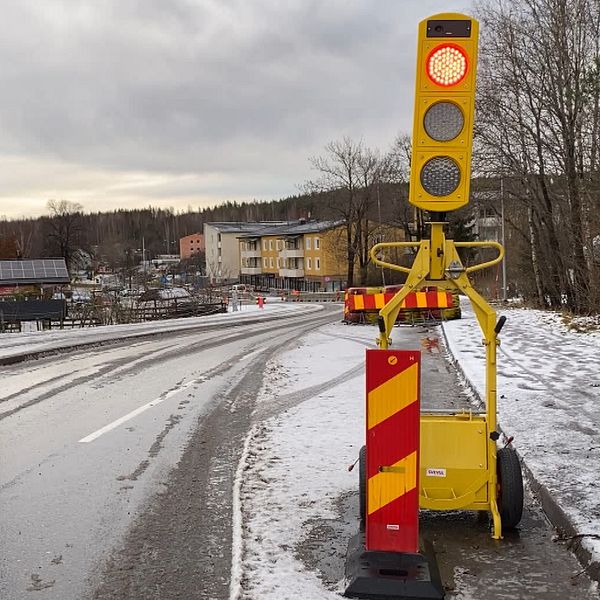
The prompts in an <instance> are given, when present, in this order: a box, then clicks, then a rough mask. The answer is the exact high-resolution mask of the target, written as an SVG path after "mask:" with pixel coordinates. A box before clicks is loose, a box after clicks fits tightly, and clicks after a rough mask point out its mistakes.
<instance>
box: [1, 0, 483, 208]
mask: <svg viewBox="0 0 600 600" xmlns="http://www.w3.org/2000/svg"><path fill="white" fill-rule="evenodd" d="M470 4H471V3H470V2H469V0H462V1H461V0H458V1H457V2H451V1H448V0H446V1H442V0H320V1H316V0H63V1H59V0H43V1H41V2H40V1H39V0H14V1H12V0H11V1H8V0H4V1H3V2H2V19H1V20H0V90H1V96H0V160H1V165H2V167H1V168H0V216H3V215H4V216H7V217H9V218H11V217H18V216H22V215H26V216H36V215H40V214H44V213H45V212H46V202H47V200H49V199H51V198H55V199H65V200H70V201H73V202H79V203H80V204H82V205H83V207H84V210H86V211H98V210H112V209H116V208H133V207H144V206H148V205H153V206H157V207H170V206H171V207H174V208H175V209H184V208H186V207H187V206H191V207H192V208H194V209H197V208H199V207H202V206H206V205H209V204H216V203H218V202H221V201H225V200H251V199H254V198H256V199H259V200H271V199H276V198H281V197H284V196H287V195H290V194H294V193H297V191H298V185H299V184H302V182H304V181H305V180H306V179H307V178H310V177H311V176H312V175H313V174H312V173H311V169H310V164H309V161H308V159H309V157H310V156H313V155H317V154H319V153H321V152H322V149H323V147H324V145H325V144H326V143H327V142H329V141H331V140H334V139H339V138H341V137H342V136H344V135H348V136H350V137H351V138H353V139H355V140H358V139H361V138H362V139H363V140H364V141H365V143H366V144H367V145H369V146H372V147H376V148H379V149H380V150H382V151H383V150H386V149H387V148H388V147H389V146H390V144H391V143H392V141H393V139H394V137H395V136H396V135H397V134H398V133H401V132H409V131H410V129H411V127H412V125H411V123H412V103H413V81H414V68H415V65H414V62H415V49H416V32H417V24H418V22H419V20H421V19H423V18H425V17H427V16H429V15H432V14H435V13H438V12H469V10H470Z"/></svg>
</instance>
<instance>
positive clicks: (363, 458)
mask: <svg viewBox="0 0 600 600" xmlns="http://www.w3.org/2000/svg"><path fill="white" fill-rule="evenodd" d="M358 514H359V515H360V522H361V523H365V522H366V520H367V447H366V446H363V447H362V448H361V449H360V452H359V453H358Z"/></svg>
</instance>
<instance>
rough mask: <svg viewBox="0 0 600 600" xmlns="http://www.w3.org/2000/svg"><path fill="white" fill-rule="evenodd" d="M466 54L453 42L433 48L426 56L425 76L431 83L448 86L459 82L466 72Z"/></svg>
mask: <svg viewBox="0 0 600 600" xmlns="http://www.w3.org/2000/svg"><path fill="white" fill-rule="evenodd" d="M467 66H468V63H467V55H466V54H465V52H464V50H463V49H462V48H460V47H458V46H455V45H453V44H444V45H443V46H437V47H436V48H434V49H433V50H432V51H431V52H430V53H429V56H428V57H427V63H426V68H427V76H428V77H429V79H431V81H433V83H435V84H437V85H441V86H443V87H449V86H452V85H456V84H457V83H460V82H461V81H462V80H463V79H464V78H465V75H466V74H467Z"/></svg>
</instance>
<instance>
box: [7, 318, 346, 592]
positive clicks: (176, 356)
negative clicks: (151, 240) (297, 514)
mask: <svg viewBox="0 0 600 600" xmlns="http://www.w3.org/2000/svg"><path fill="white" fill-rule="evenodd" d="M336 318H337V311H334V312H332V311H328V310H327V309H326V310H325V312H321V311H319V312H313V313H312V314H311V315H310V316H306V315H304V316H294V315H292V316H290V317H289V318H285V319H278V320H275V321H273V322H269V323H264V322H263V323H254V324H241V325H240V326H239V327H233V328H232V327H228V328H227V329H225V330H224V329H213V330H203V331H192V332H188V333H186V332H178V333H177V334H176V335H166V334H165V335H161V336H158V337H156V338H148V339H144V340H140V341H135V340H133V341H132V340H127V341H123V342H119V341H117V342H115V343H113V344H110V345H104V346H99V347H91V348H88V349H86V350H78V351H77V352H74V353H67V354H59V355H55V356H47V357H44V358H41V359H38V360H33V361H26V362H23V363H19V364H16V365H7V366H2V367H0V375H1V381H2V388H1V390H0V456H1V457H2V463H1V467H0V505H1V506H2V513H1V516H0V539H1V540H2V541H1V545H2V548H1V553H0V598H3V599H4V600H19V599H21V598H28V597H35V598H36V599H37V598H40V599H44V600H46V599H61V600H64V599H71V598H73V599H75V598H87V597H91V596H95V597H110V598H154V597H157V598H165V597H167V596H166V595H165V593H164V591H158V592H157V588H156V584H155V581H157V582H159V583H160V584H161V585H160V589H161V590H165V589H167V588H169V585H168V583H169V582H168V580H165V579H164V575H163V574H162V571H165V572H168V573H170V575H171V577H173V578H176V579H178V583H179V584H182V585H183V586H184V589H183V590H182V588H181V585H178V586H177V585H176V586H174V588H173V589H174V590H175V591H176V593H178V594H181V595H176V596H174V597H183V598H185V597H189V598H192V597H198V596H196V595H195V592H194V590H196V589H197V588H198V582H197V581H196V580H195V579H194V578H193V577H192V575H190V574H189V573H187V572H188V570H189V569H190V568H191V569H192V572H193V573H197V570H198V566H197V565H198V564H202V559H200V561H196V558H195V557H197V556H198V555H197V554H195V555H193V556H194V559H193V561H192V559H191V556H192V555H190V554H189V553H188V549H189V546H190V545H193V544H192V542H191V541H190V540H192V539H193V538H194V539H195V538H196V537H197V536H194V535H192V534H193V533H194V531H196V530H197V528H198V527H199V526H200V527H201V526H202V519H201V520H200V523H199V522H198V520H197V519H196V517H197V516H198V515H197V514H196V513H194V512H193V511H190V510H189V509H190V507H189V506H188V504H191V503H193V502H198V501H199V500H201V501H202V502H204V503H205V505H203V507H202V514H203V515H206V514H207V509H208V511H212V512H214V511H217V512H218V511H219V508H220V504H221V501H220V499H219V495H223V496H227V498H229V497H230V496H231V485H230V484H229V483H228V481H227V480H228V478H229V477H230V475H231V472H232V471H233V470H234V469H235V465H236V464H237V459H236V453H237V452H238V451H239V444H237V445H236V443H237V440H236V434H237V433H238V432H239V433H240V434H244V433H245V430H246V429H245V428H246V425H247V416H248V411H249V407H250V406H251V404H252V401H253V397H252V389H254V388H256V386H259V385H260V381H261V373H262V368H263V366H264V363H265V362H266V360H267V359H268V356H269V355H270V354H271V353H272V352H275V351H276V350H277V348H278V347H281V346H282V345H284V344H285V343H286V342H288V341H289V340H290V339H293V338H294V337H298V336H301V335H302V334H303V332H304V331H306V330H307V329H308V328H310V327H314V326H318V325H319V324H322V323H325V322H329V321H331V320H334V319H336ZM307 321H308V323H309V325H307ZM256 389H257V388H256ZM238 430H239V431H238ZM190 436H191V439H192V443H191V444H188V442H189V440H190ZM194 440H196V441H197V444H194V443H193V441H194ZM205 446H206V448H205ZM224 446H226V447H224ZM186 448H187V450H186ZM184 450H186V452H185V453H184ZM194 450H195V451H196V452H197V455H196V454H194ZM190 453H191V454H194V462H193V464H191V465H189V469H186V468H185V467H186V460H188V458H189V456H190ZM178 463H179V469H175V471H173V468H174V467H175V466H176V465H177V464H178ZM178 473H182V476H181V477H180V479H177V474H178ZM209 479H210V481H208V480H209ZM187 485H191V486H192V488H193V490H191V491H190V490H186V486H187ZM207 490H211V491H214V492H215V494H214V495H212V496H211V497H210V498H209V497H208V496H209V494H208V493H207ZM188 491H189V494H188V493H186V492H188ZM168 498H175V499H176V502H177V503H178V506H177V508H176V509H174V512H173V513H171V514H170V516H169V515H167V516H166V517H165V516H164V515H161V517H160V522H157V523H156V524H155V525H156V527H155V528H154V529H153V528H152V527H145V526H144V524H143V523H144V518H150V519H151V518H152V515H153V514H155V513H156V512H157V511H160V507H161V503H162V502H163V501H164V500H165V499H168ZM203 518H207V517H206V516H204V517H203ZM219 518H220V519H221V521H222V522H223V528H222V535H223V536H224V537H225V538H226V537H227V535H229V533H228V531H229V530H230V521H229V522H226V514H225V512H223V514H222V515H221V516H220V517H219ZM210 519H211V527H212V526H213V525H214V524H215V522H216V521H218V520H219V519H216V521H215V519H214V518H213V517H212V516H211V517H210ZM182 520H183V521H184V523H183V524H181V521H182ZM140 523H141V525H139V524H140ZM178 525H181V526H182V527H183V530H181V528H178ZM140 527H141V529H142V531H143V533H142V537H143V538H144V544H143V546H141V547H137V548H135V549H134V550H133V552H131V553H127V552H126V555H125V556H124V558H123V561H122V562H119V561H118V562H117V565H116V566H115V562H114V561H111V559H110V556H111V552H114V553H116V554H115V555H116V556H119V555H118V548H119V547H120V545H121V542H122V540H123V539H127V538H126V533H127V532H129V539H137V538H136V532H138V531H139V528H140ZM175 533H177V537H176V539H173V540H172V544H168V545H166V544H165V541H166V540H167V539H168V538H169V535H171V534H175ZM213 534H214V532H213V531H212V530H211V531H210V533H209V535H211V536H212V535H213ZM219 535H221V533H220V534H219ZM157 536H158V537H157ZM218 542H219V543H218V544H217V546H219V548H221V547H223V543H222V540H218ZM125 547H127V544H126V542H125ZM175 547H176V549H177V552H179V551H181V552H183V554H184V555H185V556H186V557H187V564H185V563H186V561H185V560H184V561H183V563H182V564H183V566H182V567H180V566H178V565H174V562H173V561H175V560H177V559H176V558H175V557H174V556H172V555H171V557H170V558H171V562H167V564H165V565H164V567H163V568H162V569H160V568H157V569H156V570H154V571H153V572H148V571H143V572H140V571H137V570H136V571H135V572H134V573H133V574H131V573H130V575H133V577H131V579H135V580H136V581H138V580H142V581H141V583H140V585H141V588H140V591H139V593H138V592H134V591H133V589H132V588H131V586H132V585H133V583H131V582H129V580H128V578H123V577H119V576H118V573H122V572H123V570H125V571H126V570H127V566H126V565H127V564H129V563H130V562H131V561H135V560H136V557H137V558H139V559H140V560H142V561H145V560H152V559H153V558H155V557H157V556H158V555H159V554H160V551H161V548H163V549H165V548H166V550H167V551H170V552H175ZM202 548H203V550H206V545H205V544H204V542H202ZM225 556H230V554H225ZM212 560H213V559H212V558H209V559H207V561H208V563H210V562H211V561H212ZM225 562H227V561H225ZM192 563H193V565H192ZM224 564H225V563H220V564H219V569H223V565H224ZM228 568H229V565H228V564H227V569H225V571H224V572H222V573H218V574H215V576H214V581H209V582H207V585H210V586H212V587H211V590H210V591H208V592H207V593H206V594H207V595H204V596H200V597H215V598H218V597H222V594H221V590H222V586H221V584H222V583H223V582H225V581H226V580H227V579H228V576H229V574H228ZM181 569H183V570H185V571H186V573H187V579H186V581H185V582H183V583H182V581H181V580H179V579H180V578H179V572H180V570H181ZM142 575H144V577H142ZM203 575H204V576H205V575H206V573H204V574H203ZM205 580H206V579H205ZM111 585H112V587H110V586H111ZM107 586H109V587H110V590H109V591H108V592H107V591H106V590H107ZM130 590H131V591H130ZM213 594H214V595H213Z"/></svg>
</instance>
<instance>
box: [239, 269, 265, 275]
mask: <svg viewBox="0 0 600 600" xmlns="http://www.w3.org/2000/svg"><path fill="white" fill-rule="evenodd" d="M240 272H241V273H242V275H260V274H261V273H262V269H261V268H260V267H241V269H240Z"/></svg>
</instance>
